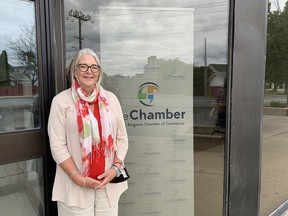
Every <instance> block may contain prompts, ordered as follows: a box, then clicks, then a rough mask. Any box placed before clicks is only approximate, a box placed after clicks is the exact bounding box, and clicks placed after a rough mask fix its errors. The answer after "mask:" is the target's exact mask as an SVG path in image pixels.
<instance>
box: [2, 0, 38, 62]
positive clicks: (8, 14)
mask: <svg viewBox="0 0 288 216" xmlns="http://www.w3.org/2000/svg"><path fill="white" fill-rule="evenodd" d="M0 20H1V22H0V29H1V31H0V52H2V51H3V50H6V51H7V53H8V58H9V59H8V61H9V64H11V65H16V64H17V63H16V62H14V61H13V52H12V51H11V50H10V48H9V41H10V40H13V39H15V38H18V37H19V36H20V34H21V29H20V26H27V27H28V26H35V9H34V2H31V1H24V0H1V1H0Z"/></svg>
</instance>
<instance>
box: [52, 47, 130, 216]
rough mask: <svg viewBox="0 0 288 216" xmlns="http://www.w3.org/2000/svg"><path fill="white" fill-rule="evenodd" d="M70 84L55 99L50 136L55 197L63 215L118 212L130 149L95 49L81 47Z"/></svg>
mask: <svg viewBox="0 0 288 216" xmlns="http://www.w3.org/2000/svg"><path fill="white" fill-rule="evenodd" d="M69 70H70V71H69V72H70V74H71V83H72V86H71V88H69V89H67V90H64V91H63V92H61V93H59V94H58V95H56V96H55V97H54V99H53V101H52V105H51V110H50V115H49V121H48V135H49V139H50V147H51V152H52V156H53V158H54V160H55V162H56V163H57V168H56V175H55V180H54V186H53V194H52V200H54V201H57V205H58V215H59V216H74V215H75V216H76V215H77V216H80V215H81V216H86V215H87V216H88V215H89V216H92V215H94V216H102V215H105V216H117V215H118V202H119V198H120V195H121V194H122V193H123V192H124V191H125V190H126V189H127V187H128V185H127V181H123V182H120V183H111V182H110V181H111V180H112V179H114V178H115V177H116V176H119V175H120V174H121V172H120V169H121V167H123V166H124V159H125V156H126V153H127V150H128V138H127V132H126V128H125V123H124V119H123V114H122V109H121V106H120V103H119V101H118V99H117V98H116V96H115V95H114V94H113V93H111V92H109V91H106V90H104V89H103V88H102V86H101V85H100V83H101V78H102V76H103V72H102V70H101V64H100V61H99V58H98V57H97V55H96V53H95V52H93V51H92V50H91V49H87V48H85V49H82V50H80V51H79V52H78V53H77V54H76V55H75V56H74V58H73V60H72V61H71V63H70V66H69Z"/></svg>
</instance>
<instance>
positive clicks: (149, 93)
mask: <svg viewBox="0 0 288 216" xmlns="http://www.w3.org/2000/svg"><path fill="white" fill-rule="evenodd" d="M158 91H159V86H158V85H157V84H156V83H153V82H146V83H143V84H142V85H141V86H140V87H139V89H138V100H139V101H140V103H141V104H143V105H144V106H153V105H154V100H155V95H156V93H157V92H158Z"/></svg>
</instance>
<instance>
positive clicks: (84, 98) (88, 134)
mask: <svg viewBox="0 0 288 216" xmlns="http://www.w3.org/2000/svg"><path fill="white" fill-rule="evenodd" d="M72 98H73V101H74V104H75V106H76V110H77V124H78V129H79V139H80V146H81V150H82V165H83V171H82V174H83V176H89V174H90V167H91V164H92V146H93V145H94V147H95V148H96V149H99V147H100V141H101V139H100V135H99V130H98V125H99V124H101V127H102V142H103V146H104V147H105V148H104V155H105V170H107V169H108V168H110V167H111V166H112V164H113V161H114V142H113V130H112V124H111V118H110V109H109V103H108V99H107V97H106V96H105V94H104V90H103V88H102V87H101V86H99V88H98V91H97V89H96V87H95V89H94V90H93V92H92V94H91V95H89V96H88V95H87V94H86V93H85V91H84V90H83V89H82V88H81V87H80V86H79V84H78V82H77V80H75V79H74V80H73V83H72ZM97 101H98V104H97ZM93 103H94V106H99V113H100V122H98V121H97V120H96V118H95V116H94V114H93V112H92V111H91V110H90V109H89V104H93ZM98 152H99V151H98ZM96 157H97V156H96Z"/></svg>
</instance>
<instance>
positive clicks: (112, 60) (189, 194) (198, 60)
mask: <svg viewBox="0 0 288 216" xmlns="http://www.w3.org/2000/svg"><path fill="white" fill-rule="evenodd" d="M64 3H65V16H66V23H65V28H66V32H65V36H66V39H65V40H66V57H67V59H70V58H71V57H72V56H73V55H74V54H75V52H76V51H77V50H78V49H77V48H79V47H80V43H81V46H82V47H89V48H91V49H93V50H95V51H96V52H97V53H98V55H99V56H100V57H101V61H102V66H103V70H104V80H103V85H104V87H105V88H106V89H108V90H111V91H112V92H113V93H115V94H116V95H117V96H118V98H119V99H120V102H121V104H122V105H123V110H124V115H125V114H126V115H125V117H127V118H126V124H127V129H128V134H129V137H130V148H129V151H128V155H127V159H128V160H127V162H128V163H127V164H126V165H127V167H128V169H130V173H131V174H132V177H131V179H130V184H129V187H130V190H129V189H128V191H127V193H125V194H124V195H123V196H122V198H121V202H120V212H121V213H122V214H123V215H127V213H128V211H129V208H130V209H133V208H135V209H137V211H135V212H134V215H136V214H139V215H141V213H143V212H144V211H145V213H154V214H155V215H165V216H166V215H167V216H170V215H173V216H174V215H175V216H176V215H186V214H185V213H183V211H184V212H186V213H187V212H189V215H193V212H194V214H195V215H199V216H200V215H205V216H210V215H211V216H212V215H213V216H214V215H222V210H223V200H224V199H223V181H224V178H223V176H224V145H225V132H226V84H227V83H226V77H227V43H228V41H227V29H228V8H229V1H217V0H205V1H203V0H193V1H191V0H188V1H170V0H165V1H154V2H153V1H149V2H147V1H125V2H123V1H118V0H110V1H109V0H108V1H105V2H101V3H100V2H99V1H96V0H85V1H83V2H82V3H81V4H75V2H74V1H71V0H65V1H64ZM71 10H72V11H75V10H77V11H81V13H83V14H85V15H86V14H87V15H89V16H91V20H90V19H89V20H87V21H85V22H82V24H81V28H80V29H79V24H78V20H77V19H75V18H74V20H73V19H72V17H71V16H70V15H69V11H71ZM161 10H162V11H161ZM191 11H193V16H191V14H192V13H191ZM192 17H193V18H192ZM80 35H81V37H80ZM144 81H146V82H148V83H143V82H144ZM140 86H141V88H139V87H140ZM142 87H143V88H142ZM138 88H139V89H138ZM149 88H150V90H151V89H153V90H151V95H150V99H149V100H147V98H145V91H148V89H149ZM137 93H138V94H137ZM139 95H140V96H139ZM152 95H153V96H152ZM137 96H138V98H137ZM135 97H136V99H135ZM152 98H153V99H152ZM141 102H142V105H143V104H146V105H143V107H142V108H141V109H142V113H143V112H149V111H150V112H151V113H153V112H154V110H156V109H158V111H159V112H161V111H162V109H163V107H164V108H167V107H168V111H167V113H170V112H171V110H172V111H173V112H177V111H179V113H181V111H184V110H185V111H186V110H189V111H191V113H189V112H187V114H188V115H187V117H189V121H190V122H188V118H187V119H186V120H187V121H186V122H184V127H183V125H182V126H178V127H177V128H173V127H162V128H161V127H159V126H157V123H158V122H157V120H155V122H153V123H154V125H153V126H150V127H149V126H147V127H144V126H142V125H141V123H142V122H141V121H138V122H137V123H136V124H134V123H132V121H131V118H130V117H131V116H130V115H129V113H126V111H127V110H129V108H131V109H132V108H134V109H135V110H136V111H134V112H133V114H132V117H133V118H138V117H139V116H137V115H135V114H136V113H138V114H139V112H137V110H139V109H138V108H139V107H141V104H140V103H141ZM147 105H149V106H147ZM144 106H146V107H144ZM190 106H192V107H190ZM190 114H191V115H190ZM144 115H145V114H143V115H142V117H143V118H144V117H145V116H144ZM190 117H191V119H190ZM129 118H130V119H129ZM151 118H152V114H151V116H150V119H151ZM147 122H148V123H149V122H150V121H149V118H147V119H146V123H147ZM178 123H179V122H178ZM182 123H183V122H182ZM128 124H129V125H130V126H128ZM143 124H145V121H143ZM188 125H189V126H190V127H185V126H188ZM165 130H166V131H165ZM136 136H137V138H135V137H136ZM190 137H191V139H190ZM189 141H191V142H190V143H189ZM188 143H189V144H188ZM193 145H194V146H193ZM168 161H169V162H168ZM172 161H173V162H172ZM193 162H194V164H193ZM181 163H182V164H181ZM180 165H182V166H180ZM135 167H137V169H135ZM161 168H162V169H161ZM182 168H183V169H182ZM183 170H185V171H184V172H183ZM191 170H192V175H191V172H190V171H191ZM144 173H146V174H148V175H144ZM141 174H143V175H142V178H139V175H140V176H141ZM149 174H150V177H148V176H149ZM137 176H138V177H137ZM191 176H192V177H191ZM167 182H170V183H171V184H170V187H169V188H168V189H167V188H165V187H166V186H167ZM131 196H132V197H134V199H133V200H131ZM139 200H141V201H143V202H142V205H141V204H138V203H139ZM143 203H145V205H144V204H143ZM187 204H188V205H187ZM137 205H139V208H138V207H137ZM127 208H128V210H127V211H126V209H127ZM191 209H192V210H191ZM124 210H125V211H124ZM167 210H168V212H166V211H167ZM128 215H129V214H128Z"/></svg>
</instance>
